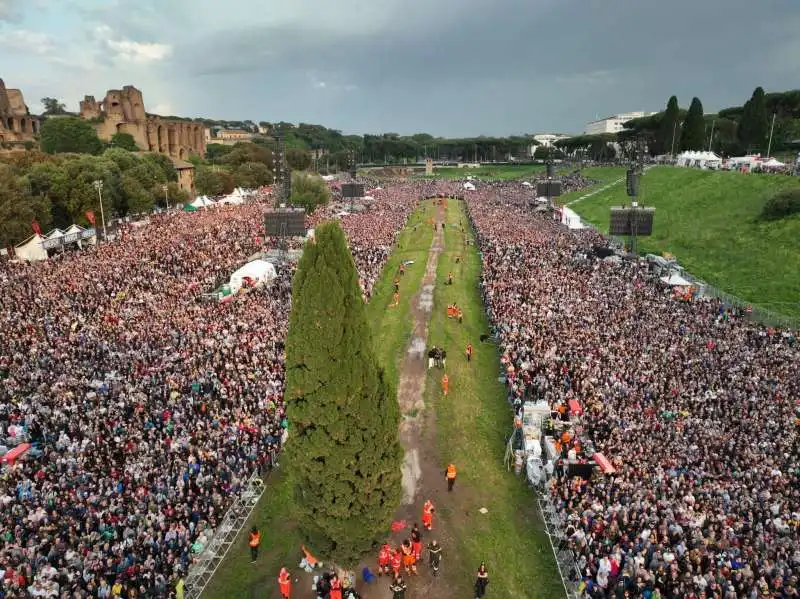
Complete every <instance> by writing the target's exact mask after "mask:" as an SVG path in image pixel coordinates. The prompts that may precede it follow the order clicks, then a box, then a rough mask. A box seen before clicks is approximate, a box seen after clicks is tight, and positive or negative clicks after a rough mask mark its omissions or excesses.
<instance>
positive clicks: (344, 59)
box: [0, 0, 800, 136]
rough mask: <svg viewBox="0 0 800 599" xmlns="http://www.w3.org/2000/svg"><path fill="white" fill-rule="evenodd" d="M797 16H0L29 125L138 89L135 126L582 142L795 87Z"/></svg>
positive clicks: (33, 7) (289, 9)
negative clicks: (527, 136)
mask: <svg viewBox="0 0 800 599" xmlns="http://www.w3.org/2000/svg"><path fill="white" fill-rule="evenodd" d="M798 32H800V0H760V1H759V2H753V0H669V1H666V2H665V1H663V0H336V1H331V0H291V1H283V2H276V1H275V0H0V77H2V78H3V79H4V80H5V82H6V86H7V87H10V88H20V89H22V91H23V93H24V95H25V99H26V101H27V103H28V105H29V106H30V108H31V111H32V112H36V113H38V112H40V111H41V105H40V102H39V99H40V98H42V97H44V96H50V97H58V98H59V99H61V100H62V101H63V102H65V103H66V104H67V106H68V109H70V110H77V108H78V101H79V100H80V99H82V98H83V96H84V95H86V94H90V95H94V96H95V97H96V98H97V99H98V100H100V99H101V98H102V97H103V96H104V94H105V91H106V90H107V89H113V88H120V87H122V86H123V85H129V84H130V85H135V86H136V87H138V88H139V89H140V90H142V91H143V93H144V100H145V106H146V109H147V110H148V112H154V113H159V114H175V115H180V116H187V117H199V116H203V117H209V118H220V119H230V120H234V119H251V120H254V121H260V120H265V121H280V120H283V121H291V122H299V121H303V122H309V123H317V124H322V125H325V126H328V127H332V128H336V129H341V130H343V131H345V132H346V133H377V132H389V131H391V132H398V133H404V134H405V133H414V132H420V131H424V132H428V133H432V134H434V135H444V136H469V135H479V134H486V135H508V134H514V133H533V132H539V133H542V132H557V131H558V132H576V133H577V132H581V131H582V130H583V128H584V126H585V123H586V122H587V121H589V120H592V119H594V118H596V117H603V116H608V115H611V114H615V113H620V112H629V111H635V110H653V111H655V110H660V109H662V108H663V106H664V105H665V104H666V100H667V98H668V96H669V95H670V94H677V95H678V100H679V101H680V104H681V106H684V107H687V106H688V104H689V102H690V101H691V98H692V96H695V95H697V96H698V97H700V99H701V100H702V101H703V105H704V107H705V108H706V111H707V112H709V111H713V110H717V109H719V108H723V107H726V106H730V105H734V104H741V103H742V102H743V101H744V100H746V99H747V98H748V97H749V96H750V93H751V92H752V90H753V88H754V87H756V86H757V85H761V86H763V87H764V88H765V89H766V90H767V91H782V90H786V89H791V88H793V87H798V86H800V34H798Z"/></svg>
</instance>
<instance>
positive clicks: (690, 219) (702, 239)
mask: <svg viewBox="0 0 800 599" xmlns="http://www.w3.org/2000/svg"><path fill="white" fill-rule="evenodd" d="M592 170H594V169H587V171H592ZM587 176H591V175H589V174H588V173H587ZM620 176H623V177H624V171H623V172H622V175H620ZM788 187H800V179H798V178H797V177H781V176H771V175H749V174H742V173H735V172H714V171H703V170H698V169H686V168H674V167H654V168H652V169H650V170H649V171H648V172H647V174H646V175H645V176H644V177H643V178H642V181H641V196H640V198H639V201H640V202H641V203H642V204H644V205H647V206H653V207H655V209H656V214H655V220H654V224H653V227H654V230H653V236H652V237H649V238H647V237H642V238H640V239H639V248H640V251H641V252H642V253H647V252H652V253H657V254H661V253H663V252H670V253H671V254H673V255H674V256H675V257H676V258H677V259H678V261H679V262H680V264H681V265H682V266H684V267H685V268H686V269H687V270H688V271H689V272H691V273H692V274H694V275H696V276H698V277H700V278H702V279H704V280H705V281H707V282H709V283H711V284H712V285H714V286H716V287H718V288H720V289H722V290H723V291H725V292H727V293H731V294H733V295H736V296H738V297H740V298H742V299H744V300H746V301H748V302H752V303H753V304H754V305H757V306H761V307H763V308H766V309H768V310H771V311H773V312H777V313H779V314H784V315H786V316H790V317H793V318H800V275H798V273H800V216H793V217H789V218H784V219H782V220H779V221H769V222H765V221H762V220H760V218H759V215H760V213H761V210H762V208H763V207H764V204H765V203H766V201H767V200H768V199H769V198H770V197H772V196H773V195H774V194H775V193H776V192H777V191H779V190H781V189H785V188H788ZM623 202H627V203H629V198H628V197H627V196H626V195H625V185H624V183H623V184H622V185H617V186H615V187H613V188H611V189H609V190H607V191H604V192H602V193H599V194H597V195H595V196H592V197H590V198H586V199H585V200H581V201H580V202H576V203H575V204H572V205H571V206H570V207H571V208H572V209H573V210H575V211H576V212H577V213H578V214H580V215H581V216H582V217H583V218H584V219H585V220H587V221H589V222H591V223H592V224H594V225H596V226H597V227H598V228H599V229H600V230H602V231H604V232H606V231H608V225H609V208H610V207H611V206H615V205H620V204H622V203H623Z"/></svg>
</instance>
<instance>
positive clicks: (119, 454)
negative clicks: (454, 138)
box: [0, 192, 414, 598]
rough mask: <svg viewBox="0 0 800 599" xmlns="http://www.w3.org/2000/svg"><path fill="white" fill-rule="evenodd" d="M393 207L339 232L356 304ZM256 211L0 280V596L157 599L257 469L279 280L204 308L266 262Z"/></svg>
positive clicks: (278, 329)
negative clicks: (346, 246)
mask: <svg viewBox="0 0 800 599" xmlns="http://www.w3.org/2000/svg"><path fill="white" fill-rule="evenodd" d="M262 199H263V198H262ZM410 199H414V198H411V197H410V196H404V197H402V198H397V197H394V196H392V195H390V194H389V193H388V192H387V193H386V194H383V195H381V196H380V197H377V198H376V200H375V201H374V202H373V204H372V206H371V209H370V211H368V212H365V213H363V215H362V214H359V215H353V216H350V217H347V218H346V219H345V221H344V228H345V230H346V231H347V234H348V237H349V238H350V239H351V240H352V242H353V243H354V244H355V245H356V246H357V256H361V257H360V258H358V259H357V260H356V262H357V263H358V267H359V268H361V269H362V275H361V276H362V278H363V279H364V280H365V281H366V286H367V288H371V285H372V284H373V283H374V279H375V278H376V277H377V273H378V272H379V271H380V268H381V267H382V264H383V262H382V261H385V258H386V255H387V251H386V250H385V249H384V246H387V247H388V246H389V245H391V242H392V238H393V234H394V232H395V231H396V230H397V229H399V228H400V227H401V226H402V225H403V223H404V219H405V217H406V216H407V215H408V213H409V212H410V211H411V209H413V203H411V205H409V206H406V205H405V203H408V202H407V200H410ZM263 210H264V205H263V204H259V203H253V204H248V205H245V206H233V207H214V208H212V209H209V210H205V211H200V212H197V213H193V214H185V213H180V212H171V213H168V214H161V215H156V216H153V217H151V219H150V221H149V223H148V224H146V225H145V226H137V227H128V228H124V227H123V230H122V231H121V239H119V240H117V241H116V242H114V243H109V244H103V245H101V246H99V247H92V248H88V249H84V250H83V251H80V252H76V253H71V254H68V255H63V256H56V257H54V258H52V259H50V260H48V261H45V262H42V263H37V264H21V263H4V264H2V265H0V318H2V320H0V331H1V334H0V428H1V429H2V430H1V431H0V433H1V434H0V445H2V448H0V453H5V452H6V451H13V450H14V448H15V447H17V446H18V445H20V444H22V443H26V442H29V443H30V444H31V448H30V450H29V451H28V452H27V453H25V454H23V455H22V456H21V457H19V458H18V459H16V460H13V461H12V460H7V461H9V463H8V464H6V465H4V466H3V471H2V479H1V480H0V503H2V514H1V515H0V580H2V586H1V587H0V597H3V598H15V597H28V596H33V597H70V598H80V597H101V598H106V597H116V596H120V597H166V596H169V595H170V594H171V593H173V592H174V590H173V589H174V585H175V583H176V581H177V580H179V579H180V578H182V577H183V576H184V575H185V574H186V572H187V570H188V568H189V566H190V565H191V563H192V561H193V559H194V557H195V556H196V555H198V554H199V553H200V552H202V551H203V548H204V546H205V545H206V544H207V543H208V541H209V538H210V535H211V534H212V533H213V531H214V529H215V528H216V526H217V525H218V524H219V523H220V521H221V519H222V517H223V515H224V513H225V510H226V509H227V507H228V506H229V505H230V502H231V501H232V498H233V497H234V495H235V494H236V493H237V492H238V491H239V489H240V488H241V487H242V485H243V483H244V482H245V481H246V480H247V479H248V478H249V477H250V476H251V475H253V474H254V473H257V472H260V471H263V470H264V469H265V468H269V467H270V466H271V464H272V461H273V460H274V459H275V456H276V454H277V452H278V451H279V450H280V447H281V443H282V439H283V438H284V436H285V434H286V432H285V430H286V427H287V421H286V418H285V415H284V405H283V402H282V394H283V367H284V366H283V340H284V337H285V333H286V327H287V316H288V311H289V304H290V296H291V276H292V272H291V269H289V268H281V269H279V274H278V277H277V279H276V280H275V281H274V282H273V283H272V284H271V285H270V286H268V287H265V288H262V289H251V290H249V291H248V292H247V293H245V294H243V295H241V296H238V297H236V298H235V299H234V300H233V301H230V302H228V303H218V302H214V301H203V294H204V293H205V292H209V291H211V290H212V289H214V288H215V287H216V286H218V285H219V283H220V282H221V281H224V280H227V277H229V276H230V274H231V273H232V272H233V271H234V270H236V269H237V268H238V267H239V266H241V265H242V264H243V263H244V262H245V261H246V260H247V258H248V257H249V256H251V255H252V254H254V253H255V252H257V251H259V250H261V249H264V248H265V243H266V242H267V240H265V239H264V236H263V228H262V222H263V218H262V212H263ZM392 227H394V229H393V228H392ZM269 241H270V242H271V241H272V240H269Z"/></svg>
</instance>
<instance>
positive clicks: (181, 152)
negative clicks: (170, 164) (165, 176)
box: [178, 148, 186, 160]
mask: <svg viewBox="0 0 800 599" xmlns="http://www.w3.org/2000/svg"><path fill="white" fill-rule="evenodd" d="M178 158H180V159H181V160H186V150H185V149H184V148H181V149H180V150H178Z"/></svg>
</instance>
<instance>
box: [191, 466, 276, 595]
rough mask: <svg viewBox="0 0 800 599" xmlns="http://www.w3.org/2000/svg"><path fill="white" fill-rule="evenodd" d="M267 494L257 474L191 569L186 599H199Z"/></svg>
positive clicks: (248, 481)
mask: <svg viewBox="0 0 800 599" xmlns="http://www.w3.org/2000/svg"><path fill="white" fill-rule="evenodd" d="M263 494H264V481H263V480H262V479H261V478H260V477H259V476H258V473H253V475H252V476H251V477H250V478H249V479H248V480H247V482H246V483H245V485H244V488H243V489H242V491H241V492H240V493H239V494H238V496H237V497H236V498H235V499H234V501H233V504H231V506H230V508H228V511H227V512H226V514H225V518H224V519H223V520H222V524H220V525H219V527H218V528H217V530H215V531H214V535H213V536H212V537H211V540H210V541H209V543H208V546H207V547H206V548H205V549H204V550H203V552H202V553H200V555H199V556H198V558H197V561H196V562H195V563H194V564H192V566H191V567H190V568H189V573H188V575H187V576H186V580H185V587H184V588H185V594H184V597H185V598H186V599H199V597H200V596H201V595H202V594H203V591H204V590H205V588H206V586H207V585H208V583H209V582H210V581H211V579H212V578H213V576H214V573H215V572H216V571H217V569H218V568H219V566H220V565H221V564H222V562H223V560H224V559H225V556H226V555H227V554H228V551H229V550H230V548H231V546H232V545H233V543H234V542H235V541H236V540H237V539H239V534H240V533H241V532H242V528H243V527H244V525H245V524H246V523H247V520H248V519H249V518H250V514H252V513H253V509H255V507H256V504H257V503H258V500H259V499H261V496H262V495H263Z"/></svg>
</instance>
